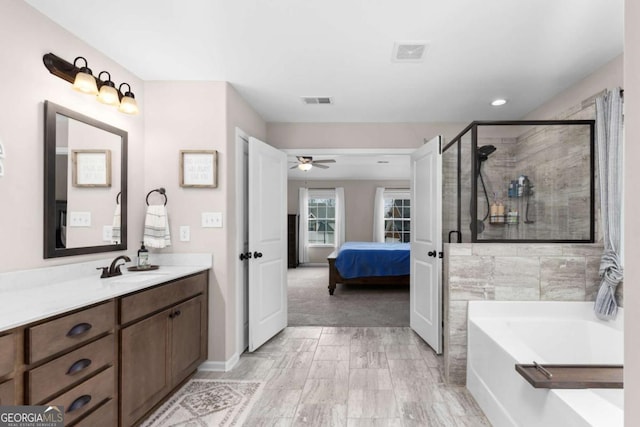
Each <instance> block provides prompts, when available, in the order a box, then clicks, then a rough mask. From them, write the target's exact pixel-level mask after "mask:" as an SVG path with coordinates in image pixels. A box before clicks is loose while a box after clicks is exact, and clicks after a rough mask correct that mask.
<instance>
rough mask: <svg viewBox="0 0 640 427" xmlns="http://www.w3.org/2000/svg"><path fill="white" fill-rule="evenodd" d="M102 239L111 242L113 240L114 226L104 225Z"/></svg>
mask: <svg viewBox="0 0 640 427" xmlns="http://www.w3.org/2000/svg"><path fill="white" fill-rule="evenodd" d="M102 240H103V241H105V242H110V241H112V240H113V226H111V225H103V226H102Z"/></svg>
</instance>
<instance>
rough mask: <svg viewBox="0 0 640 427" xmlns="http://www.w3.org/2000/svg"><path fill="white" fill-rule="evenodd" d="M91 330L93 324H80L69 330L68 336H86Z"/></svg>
mask: <svg viewBox="0 0 640 427" xmlns="http://www.w3.org/2000/svg"><path fill="white" fill-rule="evenodd" d="M89 329H91V323H78V324H77V325H76V326H74V327H73V328H71V329H69V332H67V336H68V337H75V336H77V335H80V334H84V333H85V332H87V331H88V330H89Z"/></svg>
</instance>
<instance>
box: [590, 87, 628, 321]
mask: <svg viewBox="0 0 640 427" xmlns="http://www.w3.org/2000/svg"><path fill="white" fill-rule="evenodd" d="M596 146H597V149H598V174H599V179H600V210H601V216H602V230H603V233H604V253H603V254H602V259H601V261H600V289H599V290H598V296H597V297H596V303H595V307H594V310H595V313H596V315H597V316H598V317H599V318H600V319H603V320H611V319H615V317H616V313H617V312H618V304H617V303H616V298H615V292H616V287H617V286H618V284H619V283H620V282H622V278H623V271H622V265H621V262H620V249H621V248H620V234H621V232H622V230H621V216H620V215H621V211H622V97H621V96H620V89H615V90H608V91H606V93H605V94H604V95H602V96H599V97H598V98H596Z"/></svg>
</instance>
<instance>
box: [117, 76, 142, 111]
mask: <svg viewBox="0 0 640 427" xmlns="http://www.w3.org/2000/svg"><path fill="white" fill-rule="evenodd" d="M123 85H127V88H128V90H127V91H126V92H122V86H123ZM118 92H120V93H124V95H122V99H121V100H120V107H118V111H121V112H123V113H125V114H138V103H137V102H136V97H135V96H134V95H133V92H131V86H130V85H129V83H120V86H119V87H118Z"/></svg>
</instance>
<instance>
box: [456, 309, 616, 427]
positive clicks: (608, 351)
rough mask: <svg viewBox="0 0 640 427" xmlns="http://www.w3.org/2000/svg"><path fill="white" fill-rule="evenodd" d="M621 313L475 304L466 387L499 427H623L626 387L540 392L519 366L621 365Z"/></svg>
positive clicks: (469, 321)
mask: <svg viewBox="0 0 640 427" xmlns="http://www.w3.org/2000/svg"><path fill="white" fill-rule="evenodd" d="M623 317H624V315H623V311H622V310H620V311H619V312H618V316H617V319H616V320H615V321H612V322H603V321H600V320H598V319H597V318H596V316H595V315H594V314H593V303H591V302H538V301H536V302H507V301H504V302H503V301H470V302H469V317H468V319H469V320H468V349H467V350H468V354H467V388H468V389H469V390H470V391H471V394H472V395H473V397H474V398H475V399H476V401H477V402H478V404H479V405H480V407H481V408H482V410H483V411H484V412H485V414H486V415H487V417H488V418H489V420H490V421H491V423H492V424H493V425H494V426H495V427H503V426H518V427H528V426H531V427H540V426H544V427H553V426H558V427H574V426H576V427H577V426H598V427H599V426H602V427H616V426H621V427H622V426H623V425H624V421H623V420H624V406H623V390H622V389H585V390H560V389H552V390H547V389H536V388H534V387H532V386H531V384H529V383H528V382H527V381H526V380H525V379H524V378H522V377H521V376H520V374H519V373H517V372H516V370H515V366H514V365H515V364H516V363H532V362H533V361H534V360H535V361H536V362H538V363H541V364H545V363H551V364H622V363H623V345H624V341H623Z"/></svg>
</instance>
